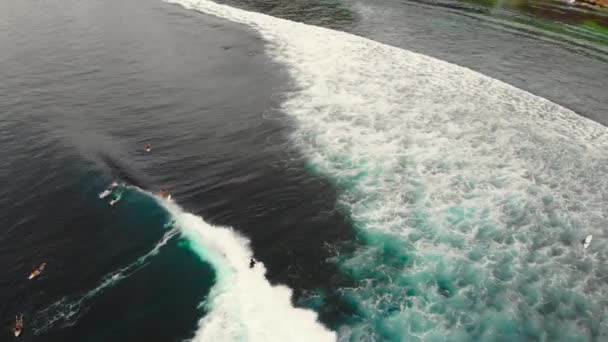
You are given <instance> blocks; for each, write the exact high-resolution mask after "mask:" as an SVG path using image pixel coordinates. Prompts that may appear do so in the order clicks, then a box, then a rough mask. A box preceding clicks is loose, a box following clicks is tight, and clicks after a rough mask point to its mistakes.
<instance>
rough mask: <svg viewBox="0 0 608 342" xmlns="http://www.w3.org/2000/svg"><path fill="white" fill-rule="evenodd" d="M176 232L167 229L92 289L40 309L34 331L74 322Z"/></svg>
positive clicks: (156, 251) (142, 265)
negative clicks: (149, 245)
mask: <svg viewBox="0 0 608 342" xmlns="http://www.w3.org/2000/svg"><path fill="white" fill-rule="evenodd" d="M177 233H178V231H177V230H176V229H170V230H168V231H167V232H166V233H165V234H164V235H163V237H162V238H161V239H160V241H159V242H157V243H156V245H155V246H154V248H152V249H151V250H150V251H149V252H148V253H146V254H144V255H142V256H141V257H139V258H138V259H137V260H135V261H134V262H133V263H131V264H129V265H127V266H125V267H123V268H120V269H118V270H116V271H114V272H112V273H109V274H107V275H106V276H104V277H103V279H102V280H101V282H100V283H99V285H97V287H95V288H94V289H92V290H90V291H88V292H86V293H84V294H82V295H79V296H66V297H63V298H61V299H59V300H58V301H56V302H54V303H53V304H51V305H49V306H48V307H46V308H44V309H42V310H40V312H38V314H37V315H36V317H35V320H34V323H33V325H34V327H33V330H34V332H35V333H36V334H41V333H44V332H46V331H48V330H49V329H51V328H53V327H57V326H60V327H70V326H73V325H74V324H76V323H77V322H78V320H79V319H80V318H81V317H82V316H83V315H84V314H85V313H86V312H87V310H88V308H89V306H90V305H91V303H92V301H93V299H95V298H96V297H98V296H99V295H101V294H102V293H103V292H104V291H105V290H107V289H109V288H111V287H113V286H115V285H116V284H118V283H119V282H120V281H121V280H123V279H126V278H128V277H129V276H131V275H132V274H134V273H135V272H137V271H138V270H140V269H142V268H143V267H145V266H146V265H147V264H148V262H149V259H150V258H152V257H153V256H156V255H157V254H158V252H159V251H160V249H161V248H162V247H163V246H165V245H166V244H167V243H168V242H169V241H171V239H172V238H173V237H174V236H175V235H177Z"/></svg>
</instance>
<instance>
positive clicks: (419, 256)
mask: <svg viewBox="0 0 608 342" xmlns="http://www.w3.org/2000/svg"><path fill="white" fill-rule="evenodd" d="M171 2H174V3H177V4H180V5H182V6H184V7H186V8H189V9H194V10H197V11H201V12H204V13H208V14H211V15H215V16H218V17H221V18H225V19H228V20H231V21H235V22H240V23H243V24H246V25H248V26H250V27H252V28H254V29H256V30H257V31H259V32H260V34H261V35H262V36H263V37H264V38H265V40H266V41H267V50H268V53H269V54H271V55H272V56H273V58H275V59H276V60H277V61H279V62H281V63H283V64H284V65H286V66H287V67H288V69H289V71H290V74H291V76H292V78H293V80H294V82H295V89H294V90H293V92H291V93H290V94H289V96H288V99H287V100H286V101H285V102H284V103H283V110H284V112H285V113H287V114H288V115H290V116H292V117H293V118H295V121H296V130H295V132H294V133H293V136H292V138H293V141H294V143H295V144H296V145H297V146H298V147H299V148H300V149H301V151H302V152H303V154H304V155H305V156H306V157H307V158H308V161H309V166H310V169H311V170H312V171H313V172H315V173H317V174H319V175H320V176H323V177H327V178H329V179H331V180H332V181H333V182H334V184H335V185H336V187H337V188H338V189H339V190H340V192H341V197H340V206H341V207H343V208H344V210H345V211H346V212H347V213H348V214H349V215H350V217H351V219H352V221H353V225H354V226H355V228H356V229H357V231H358V234H359V236H360V238H361V240H362V241H363V242H364V243H363V244H361V245H360V246H359V247H358V248H357V249H356V250H355V252H352V253H350V252H349V253H343V254H341V253H337V255H336V256H335V258H334V259H333V261H334V262H336V263H337V264H338V265H339V266H340V269H341V270H342V272H344V273H345V274H347V275H349V276H350V277H351V278H352V279H354V280H355V281H356V284H357V286H355V287H350V288H339V289H336V291H338V292H339V293H340V295H341V296H342V299H343V300H344V301H347V302H349V303H351V304H353V305H354V306H355V308H356V314H355V315H353V316H352V317H345V318H344V320H343V324H340V325H339V326H337V327H336V329H337V330H338V338H339V339H341V340H360V339H362V340H377V341H379V340H408V341H423V340H424V341H445V340H450V341H471V340H522V339H527V340H543V341H546V340H550V341H558V340H567V341H576V340H581V341H587V340H606V339H607V338H608V323H607V321H606V318H605V317H608V309H607V308H608V305H607V304H608V299H607V298H608V297H607V295H608V282H607V278H606V274H608V262H607V258H608V252H606V249H605V248H603V246H604V245H605V242H606V233H605V227H606V226H607V225H608V217H607V216H608V215H607V213H606V207H607V206H606V204H608V203H607V202H608V198H606V195H605V194H606V193H608V191H607V190H608V183H607V179H608V178H607V177H606V176H607V175H608V160H607V157H606V156H608V153H607V152H608V134H607V133H608V131H607V130H606V128H605V127H603V126H601V125H600V124H597V123H595V122H593V121H590V120H587V119H585V118H582V117H580V116H578V115H577V114H576V113H574V112H572V111H570V110H568V109H565V108H563V107H560V106H558V105H556V104H554V103H551V102H549V101H547V100H545V99H543V98H540V97H537V96H534V95H532V94H530V93H527V92H525V91H522V90H519V89H516V88H514V87H512V86H509V85H507V84H505V83H502V82H500V81H498V80H495V79H491V78H489V77H486V76H484V75H481V74H479V73H476V72H474V71H471V70H469V69H466V68H462V67H459V66H456V65H453V64H449V63H447V62H443V61H440V60H437V59H434V58H431V57H427V56H424V55H420V54H416V53H413V52H409V51H406V50H403V49H398V48H395V47H391V46H387V45H384V44H380V43H378V42H375V41H371V40H368V39H365V38H362V37H358V36H354V35H351V34H348V33H344V32H338V31H332V30H328V29H324V28H320V27H314V26H309V25H305V24H301V23H296V22H291V21H288V20H283V19H278V18H274V17H271V16H268V15H264V14H259V13H252V12H247V11H243V10H239V9H235V8H232V7H229V6H225V5H219V4H216V3H213V2H210V1H204V0H200V1H199V0H175V1H171ZM587 234H593V235H594V240H593V244H592V245H591V247H590V248H589V249H588V250H584V249H583V248H582V247H581V243H580V242H581V240H582V239H583V238H584V237H585V236H586V235H587ZM318 309H322V308H318ZM269 333H270V332H269Z"/></svg>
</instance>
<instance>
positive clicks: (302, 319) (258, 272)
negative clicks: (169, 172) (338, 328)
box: [160, 200, 336, 342]
mask: <svg viewBox="0 0 608 342" xmlns="http://www.w3.org/2000/svg"><path fill="white" fill-rule="evenodd" d="M160 203H162V204H163V205H164V207H165V208H166V209H167V210H168V211H169V213H170V214H171V215H172V217H173V219H174V220H175V226H176V227H178V228H179V229H180V230H181V232H182V233H183V235H184V236H185V237H186V238H187V239H188V240H189V241H190V243H191V248H192V249H193V250H194V252H195V253H196V254H197V255H199V256H200V257H201V258H202V259H203V260H205V261H207V262H209V263H210V264H211V265H212V266H213V268H214V269H215V272H216V282H215V284H214V286H213V288H212V289H211V293H210V294H209V298H208V299H207V300H206V301H205V303H204V305H205V306H206V307H207V308H208V310H209V312H208V313H207V314H206V315H205V316H204V317H203V318H202V319H201V321H200V329H198V331H197V332H196V336H195V337H194V341H277V342H284V341H333V340H335V339H336V335H335V333H333V332H331V331H329V330H327V329H326V328H325V327H324V326H323V325H321V324H320V323H319V322H318V321H317V315H316V314H315V313H314V312H313V311H310V310H305V309H299V308H295V307H293V305H292V302H291V290H290V289H289V288H287V287H285V286H281V285H276V286H273V285H271V284H270V283H269V282H268V280H267V279H266V277H265V273H266V269H265V268H264V264H263V263H261V262H258V263H256V265H255V267H254V268H253V269H250V268H249V260H250V258H251V257H252V252H251V249H250V248H249V241H248V240H247V239H245V238H243V237H242V236H240V235H239V234H238V233H236V232H235V231H234V230H232V229H231V228H225V227H216V226H212V225H210V224H208V223H206V222H205V221H203V219H202V218H201V217H199V216H196V215H193V214H190V213H187V212H185V211H184V210H183V209H182V208H180V207H179V206H178V205H177V204H175V203H174V202H172V201H164V200H162V201H160Z"/></svg>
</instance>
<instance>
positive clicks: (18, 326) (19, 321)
mask: <svg viewBox="0 0 608 342" xmlns="http://www.w3.org/2000/svg"><path fill="white" fill-rule="evenodd" d="M22 331H23V314H18V315H17V316H15V337H19V335H21V332H22Z"/></svg>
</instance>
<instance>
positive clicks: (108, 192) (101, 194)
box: [99, 182, 118, 198]
mask: <svg viewBox="0 0 608 342" xmlns="http://www.w3.org/2000/svg"><path fill="white" fill-rule="evenodd" d="M117 187H118V183H116V182H114V183H112V184H111V185H110V186H109V187H108V188H107V189H105V190H104V191H103V192H102V193H100V194H99V198H105V197H107V196H108V195H109V194H111V193H112V192H113V191H114V189H116V188H117Z"/></svg>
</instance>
